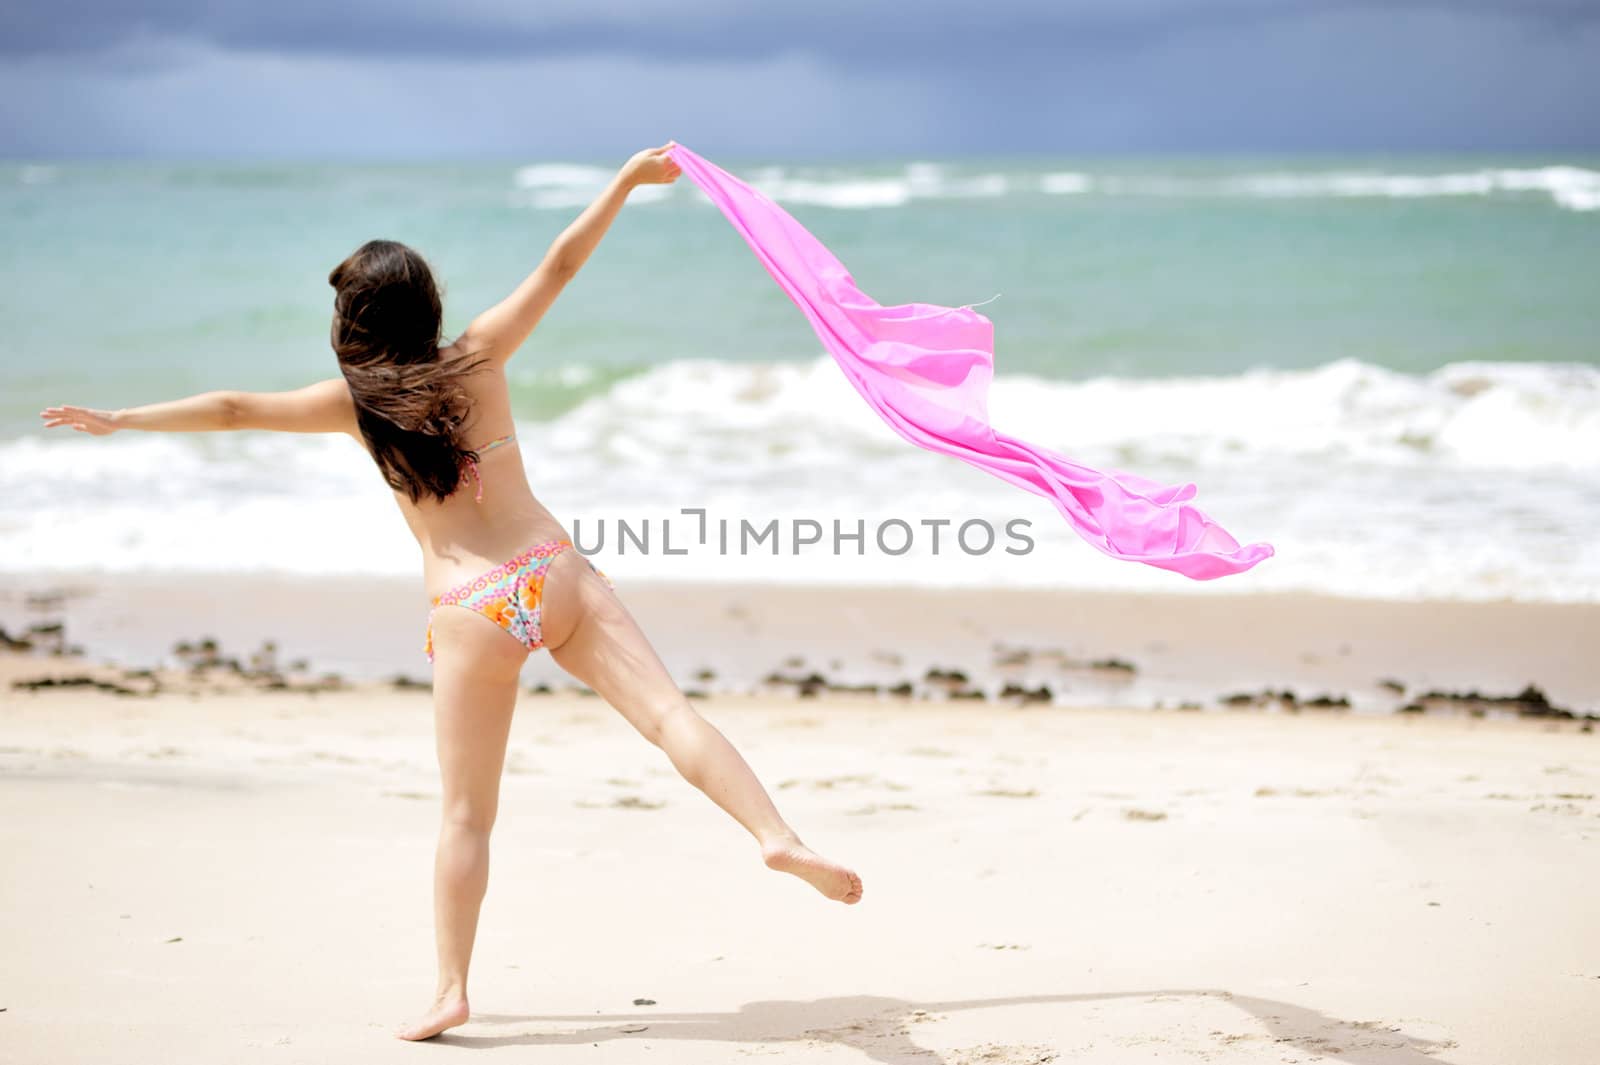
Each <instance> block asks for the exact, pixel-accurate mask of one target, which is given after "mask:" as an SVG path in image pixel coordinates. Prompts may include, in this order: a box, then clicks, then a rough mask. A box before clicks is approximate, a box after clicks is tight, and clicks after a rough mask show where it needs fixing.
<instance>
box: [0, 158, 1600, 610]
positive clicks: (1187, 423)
mask: <svg viewBox="0 0 1600 1065" xmlns="http://www.w3.org/2000/svg"><path fill="white" fill-rule="evenodd" d="M715 161H716V162H718V163H719V164H721V165H723V166H724V167H726V168H728V169H731V170H733V171H734V172H735V173H738V174H740V175H741V176H744V177H745V178H746V179H748V180H751V181H752V182H753V183H755V184H756V185H758V186H759V187H761V188H763V189H764V190H766V191H767V192H768V193H769V194H770V195H772V196H773V197H774V198H775V199H777V200H778V201H779V202H780V203H783V204H784V205H785V206H786V207H787V208H788V209H789V210H790V211H791V212H792V213H793V214H795V216H796V217H797V218H799V220H800V221H801V222H802V223H803V224H805V225H806V226H807V227H808V228H810V229H811V230H812V231H813V232H814V233H816V234H817V236H818V237H819V238H821V239H822V240H823V242H824V243H826V244H827V245H828V246H829V247H830V248H832V249H833V250H834V251H835V252H836V253H837V254H838V255H839V257H840V258H841V259H842V260H843V261H844V262H845V264H846V265H847V266H848V267H849V268H850V269H851V272H852V274H853V275H854V277H855V278H856V280H857V282H858V283H859V284H860V285H861V287H862V288H863V289H864V290H865V291H867V292H869V293H871V294H872V295H873V296H874V297H875V298H877V299H878V300H879V301H881V302H883V303H886V304H889V303H900V302H911V301H920V302H931V303H941V304H946V305H952V306H953V305H961V304H976V303H983V302H984V301H989V302H987V303H984V306H983V307H982V311H983V313H984V314H986V315H988V316H989V317H990V318H992V319H993V321H994V323H995V332H996V348H997V353H996V370H997V376H996V381H995V385H994V388H993V392H992V396H991V414H992V417H993V421H994V423H995V424H996V425H997V426H998V427H999V428H1001V429H1003V430H1005V431H1007V432H1009V433H1012V434H1013V435H1016V436H1020V437H1022V438H1024V439H1028V440H1031V441H1033V442H1036V443H1039V444H1042V445H1044V446H1047V447H1050V448H1053V449H1055V450H1057V451H1060V452H1061V453H1063V454H1065V455H1067V456H1069V457H1071V458H1073V459H1076V460H1078V461H1081V462H1084V463H1087V464H1089V465H1093V466H1100V467H1105V468H1112V469H1123V470H1128V471H1130V472H1134V473H1139V474H1142V475H1144V476H1147V477H1152V478H1155V479H1158V480H1163V481H1169V482H1172V483H1180V482H1193V483H1195V484H1197V485H1198V486H1199V496H1198V500H1197V502H1198V503H1199V504H1200V505H1201V506H1202V507H1203V508H1204V509H1205V510H1206V511H1207V512H1208V513H1209V514H1211V516H1213V517H1214V518H1216V519H1218V520H1219V521H1220V522H1221V523H1222V524H1223V525H1224V526H1225V527H1227V528H1228V529H1229V530H1230V531H1231V532H1232V533H1233V534H1234V535H1235V536H1236V537H1237V538H1238V539H1239V540H1240V541H1241V542H1250V541H1258V540H1265V541H1268V542H1270V543H1272V544H1273V545H1274V546H1275V548H1276V549H1277V552H1278V553H1277V556H1276V557H1275V558H1272V559H1270V560H1268V561H1267V562H1265V563H1263V564H1262V565H1260V566H1259V567H1257V568H1256V569H1255V570H1253V571H1251V572H1250V573H1248V574H1244V575H1240V576H1235V577H1230V578H1225V579H1223V580H1221V581H1216V582H1209V583H1205V584H1199V583H1194V582H1189V581H1187V580H1186V579H1184V578H1182V577H1179V576H1176V575H1174V574H1171V573H1166V572H1163V571H1157V570H1153V569H1150V568H1147V567H1142V566H1138V565H1135V564H1130V563H1126V562H1119V561H1114V560H1112V559H1109V558H1106V557H1104V556H1103V555H1101V554H1100V553H1099V552H1097V551H1095V550H1094V549H1092V548H1091V547H1089V546H1088V545H1086V544H1084V543H1082V542H1081V541H1079V540H1078V539H1077V538H1076V537H1075V536H1073V535H1072V534H1071V533H1070V532H1068V531H1067V529H1066V527H1065V524H1064V522H1063V521H1062V520H1061V519H1060V517H1059V516H1058V515H1057V514H1056V513H1055V511H1054V510H1053V509H1052V508H1051V507H1050V506H1049V505H1048V504H1047V503H1046V502H1044V501H1043V500H1040V499H1037V498H1035V497H1033V496H1030V495H1027V494H1025V493H1022V492H1019V491H1017V490H1016V489H1013V488H1010V487H1008V486H1006V485H1004V484H1002V483H1000V482H999V481H996V480H993V479H991V478H988V477H986V476H984V475H982V474H979V473H977V472H976V471H974V470H971V469H968V468H967V467H965V466H963V465H962V464H960V463H959V462H957V461H955V460H953V459H949V458H946V457H942V456H936V455H932V454H928V453H924V452H922V451H920V450H917V449H915V448H913V447H911V446H910V445H908V444H905V443H903V442H902V441H900V440H899V438H897V437H895V436H894V435H893V434H892V433H891V432H890V431H889V430H888V429H887V428H886V427H884V426H883V425H882V424H881V423H879V422H878V420H877V418H876V416H875V415H873V414H872V413H871V412H870V411H869V410H868V409H867V407H866V406H865V404H863V403H862V402H861V400H860V399H859V398H858V397H857V396H856V395H855V394H854V393H853V392H852V391H851V390H850V388H849V387H848V385H847V384H846V383H845V381H844V380H843V378H842V376H841V375H840V374H839V372H838V370H837V369H836V368H835V367H834V366H833V364H832V362H831V361H830V360H829V359H828V358H827V357H826V356H825V355H823V354H822V349H821V347H820V345H819V344H818V343H817V341H816V339H815V337H814V336H813V335H812V334H811V332H810V329H809V327H808V326H807V324H806V322H805V320H804V318H803V317H802V316H801V315H800V313H799V312H798V311H797V310H796V309H795V308H794V307H793V305H792V304H790V303H789V302H788V300H787V299H786V298H785V297H784V296H783V295H782V293H781V292H780V291H779V290H778V289H777V287H776V286H775V285H773V284H772V282H771V281H770V279H769V278H768V277H767V276H766V274H765V272H764V271H763V270H762V269H761V268H760V266H759V265H758V264H757V263H756V261H755V260H754V259H753V258H752V257H751V255H750V252H749V251H748V249H747V248H746V247H745V245H744V244H743V243H742V241H740V240H739V238H738V237H737V235H736V234H735V233H734V232H733V231H732V230H731V229H730V228H729V227H728V225H727V224H726V223H725V222H724V221H723V220H722V218H721V217H720V216H719V215H718V214H717V213H716V212H715V210H714V209H712V208H711V207H710V206H709V205H708V204H707V203H706V202H705V201H704V199H703V198H702V197H701V196H700V195H699V194H698V193H697V192H696V191H695V190H694V189H693V188H692V187H691V186H689V184H688V183H687V181H682V182H680V183H679V184H678V185H677V186H674V187H671V188H651V189H641V190H638V191H637V192H636V193H635V194H634V197H633V202H631V203H630V205H629V207H628V208H627V209H626V210H625V211H624V212H623V214H622V216H621V217H620V219H619V221H618V222H617V224H616V226H615V227H614V229H613V230H612V232H611V234H610V235H609V236H608V237H607V238H606V240H605V242H604V243H603V244H602V245H601V247H600V249H599V250H598V252H597V253H596V254H595V256H594V258H593V259H592V260H591V261H590V263H589V265H588V266H587V267H585V269H584V271H583V273H582V274H581V275H580V277H579V278H578V279H577V280H576V281H575V282H574V284H573V285H572V286H571V287H570V288H569V290H568V291H567V292H566V293H565V294H564V295H563V296H562V297H561V300H560V301H559V302H558V304H557V305H556V307H555V308H554V310H552V312H551V313H550V314H549V315H548V317H547V318H546V320H545V321H544V323H543V324H542V325H541V326H540V328H539V330H538V331H537V332H536V333H535V335H534V337H533V338H532V339H531V340H530V342H529V343H528V345H527V346H526V347H525V348H524V349H523V350H522V351H521V352H520V353H519V354H518V355H517V357H516V358H515V359H514V360H513V362H512V363H511V379H512V383H513V391H514V401H515V405H516V414H517V418H518V422H519V434H520V437H521V440H522V443H523V449H524V454H525V458H526V461H527V463H528V466H529V472H530V477H531V479H532V481H533V486H534V489H535V491H536V492H537V493H538V494H539V495H540V497H541V498H542V499H543V500H544V501H545V502H546V503H547V505H549V506H550V507H551V508H552V509H553V510H554V511H555V512H556V513H557V515H558V516H559V517H561V518H562V519H563V520H564V521H566V522H567V523H568V526H569V528H573V527H575V528H574V531H575V532H577V533H578V535H579V539H580V542H581V543H585V544H586V545H587V546H593V547H599V551H598V555H599V558H600V560H601V561H602V565H603V568H605V569H606V570H607V572H609V573H611V574H612V575H613V576H614V577H616V578H618V579H619V580H620V579H629V578H648V579H657V580H669V581H671V580H684V581H699V580H724V579H726V580H759V581H779V582H820V583H831V584H840V585H858V584H876V585H902V584H914V585H945V586H958V587H974V588H978V587H984V586H991V585H999V586H1042V587H1070V588H1095V589H1125V590H1129V591H1139V592H1194V593H1196V594H1215V593H1224V594H1241V593H1244V594H1251V593H1275V592H1321V593H1328V594H1335V595H1346V596H1359V597H1376V598H1394V599H1514V600H1529V601H1578V602H1593V601H1600V545H1597V544H1596V538H1595V536H1594V533H1595V531H1596V530H1597V529H1600V283H1597V277H1600V160H1594V159H1583V158H1576V157H1554V156H1553V157H1550V158H1539V159H1488V158H1452V159H1415V158H1411V159H1370V158H1368V159H1350V160H1341V159H1328V158H1318V159H1309V160H1308V159H1237V158H1235V159H1226V160H1189V159H1182V160H1170V159H1169V160H1114V159H1087V160H1071V159H1062V160H1037V159H1031V160H1016V159H988V160H982V159H967V160H959V161H955V160H951V161H945V160H933V159H928V160H909V161H907V160H901V161H890V162H883V163H879V164H866V163H851V164H838V163H835V164H821V163H815V164H808V163H804V162H795V161H784V160H739V159H717V160H715ZM608 174H609V170H607V169H603V168H597V167H595V166H591V165H588V164H584V163H578V162H552V161H546V162H532V161H529V162H526V163H520V164H519V163H515V162H507V163H474V164H470V165H469V164H461V165H448V166H446V165H415V166H376V165H371V166H368V165H332V164H327V165H310V164H278V165H263V164H257V163H250V164H244V163H240V164H201V163H181V164H180V163H172V164H155V163H61V164H57V163H28V164H22V163H10V164H3V165H0V336H3V340H0V574H3V573H5V572H10V573H38V572H46V571H49V572H56V571H60V572H79V573H81V572H129V571H167V570H183V571H199V572H218V571H252V572H256V571H265V572H285V573H301V574H336V573H359V574H395V575H412V576H414V575H415V573H416V572H417V549H416V546H415V544H414V543H413V542H412V541H411V540H410V539H409V537H408V535H407V534H406V532H405V530H404V528H403V526H402V525H401V523H400V522H399V521H398V520H396V515H395V513H394V504H393V502H392V500H391V497H390V495H389V493H388V490H387V489H386V488H385V486H384V485H383V484H382V482H381V480H380V479H379V478H378V476H377V474H376V471H375V470H374V469H373V468H372V466H371V463H370V461H369V460H367V459H366V458H365V456H364V455H363V453H362V452H361V451H360V449H359V447H358V446H357V445H356V444H355V443H354V442H352V441H349V440H343V439H330V438H315V437H291V436H279V435H270V434H254V433H245V434H213V435H194V436H176V435H155V434H133V433H126V434H119V435H117V436H114V437H111V438H107V439H91V438H87V437H83V436H79V435H76V434H69V433H66V432H65V431H60V430H57V431H55V432H53V433H50V434H45V433H42V432H41V431H40V430H39V429H38V428H37V427H36V426H37V418H36V412H37V411H38V410H39V409H40V408H41V407H42V406H44V405H46V404H51V403H76V404H81V405H87V406H99V407H118V406H128V405H133V404H136V403H142V402H148V401H152V400H157V399H163V398H170V397H173V396H177V395H182V394H186V393H190V392H198V391H206V390H210V389H220V388H229V389H232V388H238V389H282V388H293V387H297V386H299V385H301V384H305V383H309V382H310V381H313V380H317V379H319V378H322V377H329V376H334V375H335V374H336V373H337V370H336V368H335V366H334V363H333V357H332V354H331V352H330V349H329V346H328V340H327V332H328V325H329V313H330V298H331V290H330V289H329V288H328V286H327V283H326V277H327V272H328V270H329V269H330V268H331V267H332V266H333V265H334V264H335V263H336V262H338V261H339V259H341V258H342V257H343V256H344V255H346V254H347V253H348V252H349V251H350V250H352V249H353V248H354V247H355V246H357V245H358V244H360V243H361V242H362V241H364V240H367V239H369V238H372V237H388V238H393V239H398V240H404V241H406V242H408V243H410V244H412V245H414V246H415V247H417V248H418V249H419V250H420V251H422V252H423V253H424V254H425V255H426V256H427V257H428V258H429V259H430V261H431V262H432V263H433V265H434V267H435V269H436V271H437V273H438V275H439V277H440V279H441V281H442V282H443V284H444V287H445V299H446V323H445V324H446V333H447V335H448V334H453V333H454V332H455V331H457V330H459V329H460V328H462V327H463V326H464V325H465V323H466V322H467V320H468V319H470V317H471V316H472V315H473V314H474V313H476V312H477V311H478V310H481V309H482V308H483V307H485V306H487V305H488V304H490V303H492V302H494V301H495V300H497V299H499V298H500V297H502V296H503V295H504V294H505V293H506V292H507V291H509V290H510V289H511V287H512V286H514V285H515V284H516V283H517V281H519V280H520V279H521V278H522V276H524V274H525V273H526V272H527V271H528V270H530V269H532V267H533V266H534V265H535V264H536V263H537V261H538V259H539V257H540V255H541V254H542V252H543V250H544V248H545V247H546V245H547V244H548V242H549V241H550V240H551V239H552V238H553V237H554V236H555V235H556V233H558V232H559V231H560V229H561V228H562V227H563V226H564V225H565V224H566V222H567V221H568V220H569V219H570V218H571V217H572V216H574V215H575V214H576V212H577V211H578V209H579V208H580V207H581V206H582V205H583V204H584V203H586V202H587V200H588V199H589V197H590V196H592V194H593V192H594V191H595V189H596V188H597V187H598V185H599V184H600V183H601V182H602V181H603V180H604V179H605V177H606V176H607V175H608ZM685 510H688V511H690V512H691V513H688V514H685V513H684V511H685ZM701 512H703V513H701ZM624 522H625V523H627V524H628V526H629V529H630V531H631V534H632V537H631V539H627V538H624V537H623V534H622V530H621V528H620V525H619V523H624ZM746 522H748V523H750V525H751V526H752V527H754V528H757V529H764V528H765V527H766V526H767V525H768V523H771V522H776V523H777V526H776V528H777V535H776V536H775V537H774V538H771V539H767V540H761V541H759V542H758V543H757V544H756V545H755V547H754V548H753V549H750V547H749V545H748V544H746V545H745V548H744V549H743V550H741V549H740V548H739V547H738V540H739V536H738V530H739V529H740V528H741V523H746ZM719 523H720V527H721V528H724V529H725V528H732V529H733V530H734V533H735V534H734V536H733V537H732V540H733V543H732V544H730V549H728V550H724V549H722V547H721V544H720V542H719V538H718V529H719ZM730 523H731V524H730ZM835 523H838V526H837V528H838V529H839V530H840V531H842V532H843V533H844V534H845V535H844V537H843V539H842V540H838V541H835V539H834V535H833V533H834V530H835ZM969 523H977V524H976V525H975V526H971V527H970V529H969V532H971V535H965V536H961V537H958V535H957V534H958V533H959V532H960V530H961V529H962V526H963V525H964V524H969ZM813 527H814V528H815V529H816V530H818V531H820V542H819V543H807V542H804V541H806V540H808V539H810V531H811V530H812V529H813ZM902 527H903V529H904V530H908V531H909V535H907V533H906V532H904V531H902ZM886 529H887V530H889V532H888V534H887V538H886V539H885V538H884V536H883V534H884V530H886ZM984 529H989V530H992V531H994V532H995V533H997V534H998V535H997V536H995V537H994V542H993V543H989V544H986V542H985V541H986V539H987V538H986V537H985V536H984V535H983V530H984ZM641 530H644V531H645V535H648V536H650V537H651V541H650V544H649V549H648V550H644V549H642V548H641V546H640V531H641ZM1016 530H1022V534H1023V535H1022V538H1018V537H1017V536H1015V535H1012V533H1013V532H1014V531H1016ZM857 531H860V532H861V533H862V534H863V535H862V537H861V539H859V540H857V539H853V538H852V537H851V536H850V535H849V534H850V533H852V532H857ZM602 534H604V537H605V539H604V542H603V545H602V542H601V540H600V537H601V535H602ZM703 534H704V535H703ZM936 536H937V537H939V538H938V539H937V541H936V539H935V537H936ZM663 537H665V538H667V543H666V544H663ZM1022 539H1026V541H1027V549H1026V550H1021V549H1019V545H1020V544H1021V543H1022ZM902 545H903V546H904V548H905V549H904V550H903V551H900V550H895V549H896V548H899V547H901V546H902ZM667 547H670V549H671V550H670V553H669V551H668V550H666V549H665V548H667ZM974 547H982V548H984V549H983V550H974V549H973V548H974ZM1007 548H1012V550H1007ZM774 552H776V553H774Z"/></svg>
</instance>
